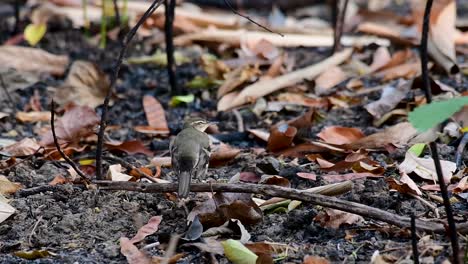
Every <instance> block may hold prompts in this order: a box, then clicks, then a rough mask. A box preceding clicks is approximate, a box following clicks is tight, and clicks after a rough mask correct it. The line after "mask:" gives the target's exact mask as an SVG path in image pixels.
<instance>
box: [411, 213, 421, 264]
mask: <svg viewBox="0 0 468 264" xmlns="http://www.w3.org/2000/svg"><path fill="white" fill-rule="evenodd" d="M411 245H412V247H413V263H414V264H419V253H418V236H417V234H416V217H415V216H414V214H411Z"/></svg>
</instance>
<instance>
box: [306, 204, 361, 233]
mask: <svg viewBox="0 0 468 264" xmlns="http://www.w3.org/2000/svg"><path fill="white" fill-rule="evenodd" d="M314 221H316V222H318V223H320V225H322V226H324V227H330V228H333V229H337V228H339V227H340V226H342V225H344V224H347V225H353V224H357V223H360V222H362V221H364V218H362V216H360V215H355V214H351V213H347V212H343V211H340V210H335V209H326V210H325V211H323V212H321V213H319V214H318V215H317V216H316V217H315V218H314Z"/></svg>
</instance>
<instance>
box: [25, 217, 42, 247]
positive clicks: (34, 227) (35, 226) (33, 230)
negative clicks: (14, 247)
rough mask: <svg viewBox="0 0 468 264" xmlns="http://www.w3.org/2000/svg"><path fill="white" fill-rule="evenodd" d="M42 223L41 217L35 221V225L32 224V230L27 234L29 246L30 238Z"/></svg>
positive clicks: (30, 243)
mask: <svg viewBox="0 0 468 264" xmlns="http://www.w3.org/2000/svg"><path fill="white" fill-rule="evenodd" d="M41 221H42V215H41V216H39V217H38V218H37V221H36V223H35V224H34V226H33V229H32V230H31V233H30V234H29V239H28V242H29V245H30V246H32V242H31V241H32V236H33V235H34V233H35V232H36V229H37V226H38V225H39V223H40V222H41Z"/></svg>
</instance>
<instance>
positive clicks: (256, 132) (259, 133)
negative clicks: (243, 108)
mask: <svg viewBox="0 0 468 264" xmlns="http://www.w3.org/2000/svg"><path fill="white" fill-rule="evenodd" d="M247 131H248V132H249V133H250V134H252V135H254V136H255V137H257V138H259V139H261V140H263V141H265V142H267V141H268V138H269V137H270V133H269V132H267V131H263V130H261V129H253V128H251V129H247Z"/></svg>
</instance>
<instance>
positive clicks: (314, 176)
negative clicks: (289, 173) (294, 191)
mask: <svg viewBox="0 0 468 264" xmlns="http://www.w3.org/2000/svg"><path fill="white" fill-rule="evenodd" d="M296 175H297V176H299V177H301V178H303V179H309V180H312V181H315V180H317V174H314V173H307V172H298V173H296Z"/></svg>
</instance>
